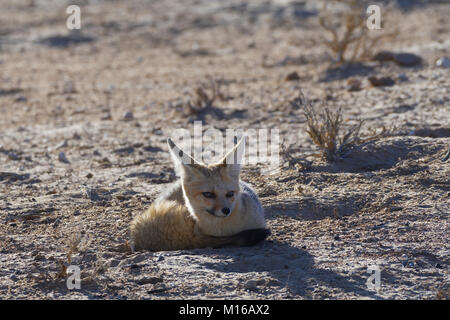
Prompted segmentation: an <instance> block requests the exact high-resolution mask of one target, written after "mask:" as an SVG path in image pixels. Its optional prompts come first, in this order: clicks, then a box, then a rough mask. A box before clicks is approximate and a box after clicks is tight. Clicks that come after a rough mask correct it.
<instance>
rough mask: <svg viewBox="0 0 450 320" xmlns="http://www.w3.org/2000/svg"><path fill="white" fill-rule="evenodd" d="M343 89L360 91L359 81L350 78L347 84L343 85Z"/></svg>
mask: <svg viewBox="0 0 450 320" xmlns="http://www.w3.org/2000/svg"><path fill="white" fill-rule="evenodd" d="M345 89H347V91H350V92H352V91H360V90H361V81H360V80H359V79H356V78H350V79H348V80H347V84H346V85H345Z"/></svg>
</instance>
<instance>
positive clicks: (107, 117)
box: [100, 112, 112, 121]
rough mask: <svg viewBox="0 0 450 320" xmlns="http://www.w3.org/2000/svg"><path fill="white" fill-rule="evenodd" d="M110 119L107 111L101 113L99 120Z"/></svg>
mask: <svg viewBox="0 0 450 320" xmlns="http://www.w3.org/2000/svg"><path fill="white" fill-rule="evenodd" d="M111 119H112V117H111V113H109V112H106V113H104V114H103V115H102V117H101V118H100V120H103V121H106V120H111Z"/></svg>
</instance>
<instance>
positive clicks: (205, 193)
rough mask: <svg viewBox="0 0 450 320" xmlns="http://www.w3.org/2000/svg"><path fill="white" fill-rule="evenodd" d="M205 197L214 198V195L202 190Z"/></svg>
mask: <svg viewBox="0 0 450 320" xmlns="http://www.w3.org/2000/svg"><path fill="white" fill-rule="evenodd" d="M203 196H204V197H205V198H214V197H215V196H216V195H215V194H214V193H212V192H203Z"/></svg>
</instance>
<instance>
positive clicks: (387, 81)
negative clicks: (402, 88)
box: [367, 77, 395, 87]
mask: <svg viewBox="0 0 450 320" xmlns="http://www.w3.org/2000/svg"><path fill="white" fill-rule="evenodd" d="M367 80H369V82H370V84H371V85H372V86H374V87H392V86H393V85H394V84H395V81H394V79H392V78H391V77H382V78H377V77H369V78H368V79H367Z"/></svg>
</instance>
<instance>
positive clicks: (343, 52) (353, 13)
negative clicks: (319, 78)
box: [319, 0, 398, 64]
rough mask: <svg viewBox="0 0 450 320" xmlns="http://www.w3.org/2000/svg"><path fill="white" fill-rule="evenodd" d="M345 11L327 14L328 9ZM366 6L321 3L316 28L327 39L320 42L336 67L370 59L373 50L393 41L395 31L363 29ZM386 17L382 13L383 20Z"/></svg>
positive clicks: (350, 0)
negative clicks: (326, 49) (341, 8)
mask: <svg viewBox="0 0 450 320" xmlns="http://www.w3.org/2000/svg"><path fill="white" fill-rule="evenodd" d="M332 5H339V6H343V7H345V9H344V10H342V12H341V13H337V12H336V10H331V9H330V6H332ZM366 8H367V6H366V4H365V1H360V0H335V1H327V2H324V4H323V6H322V9H321V12H320V14H319V24H320V26H321V27H322V28H323V29H324V30H325V31H326V32H327V33H329V34H330V35H331V39H324V41H325V44H326V46H327V47H328V48H329V49H330V51H331V52H332V54H333V56H334V59H335V62H336V63H338V64H342V63H346V62H356V61H360V60H365V59H368V58H370V57H371V55H372V54H373V50H374V49H375V48H377V46H378V45H379V44H380V43H381V42H382V40H386V39H389V38H391V39H392V38H395V37H396V36H397V34H398V31H397V30H393V31H391V32H384V31H383V30H369V29H368V28H367V26H366V19H367V17H366ZM385 18H386V13H385V12H384V13H383V20H382V21H384V19H385Z"/></svg>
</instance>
